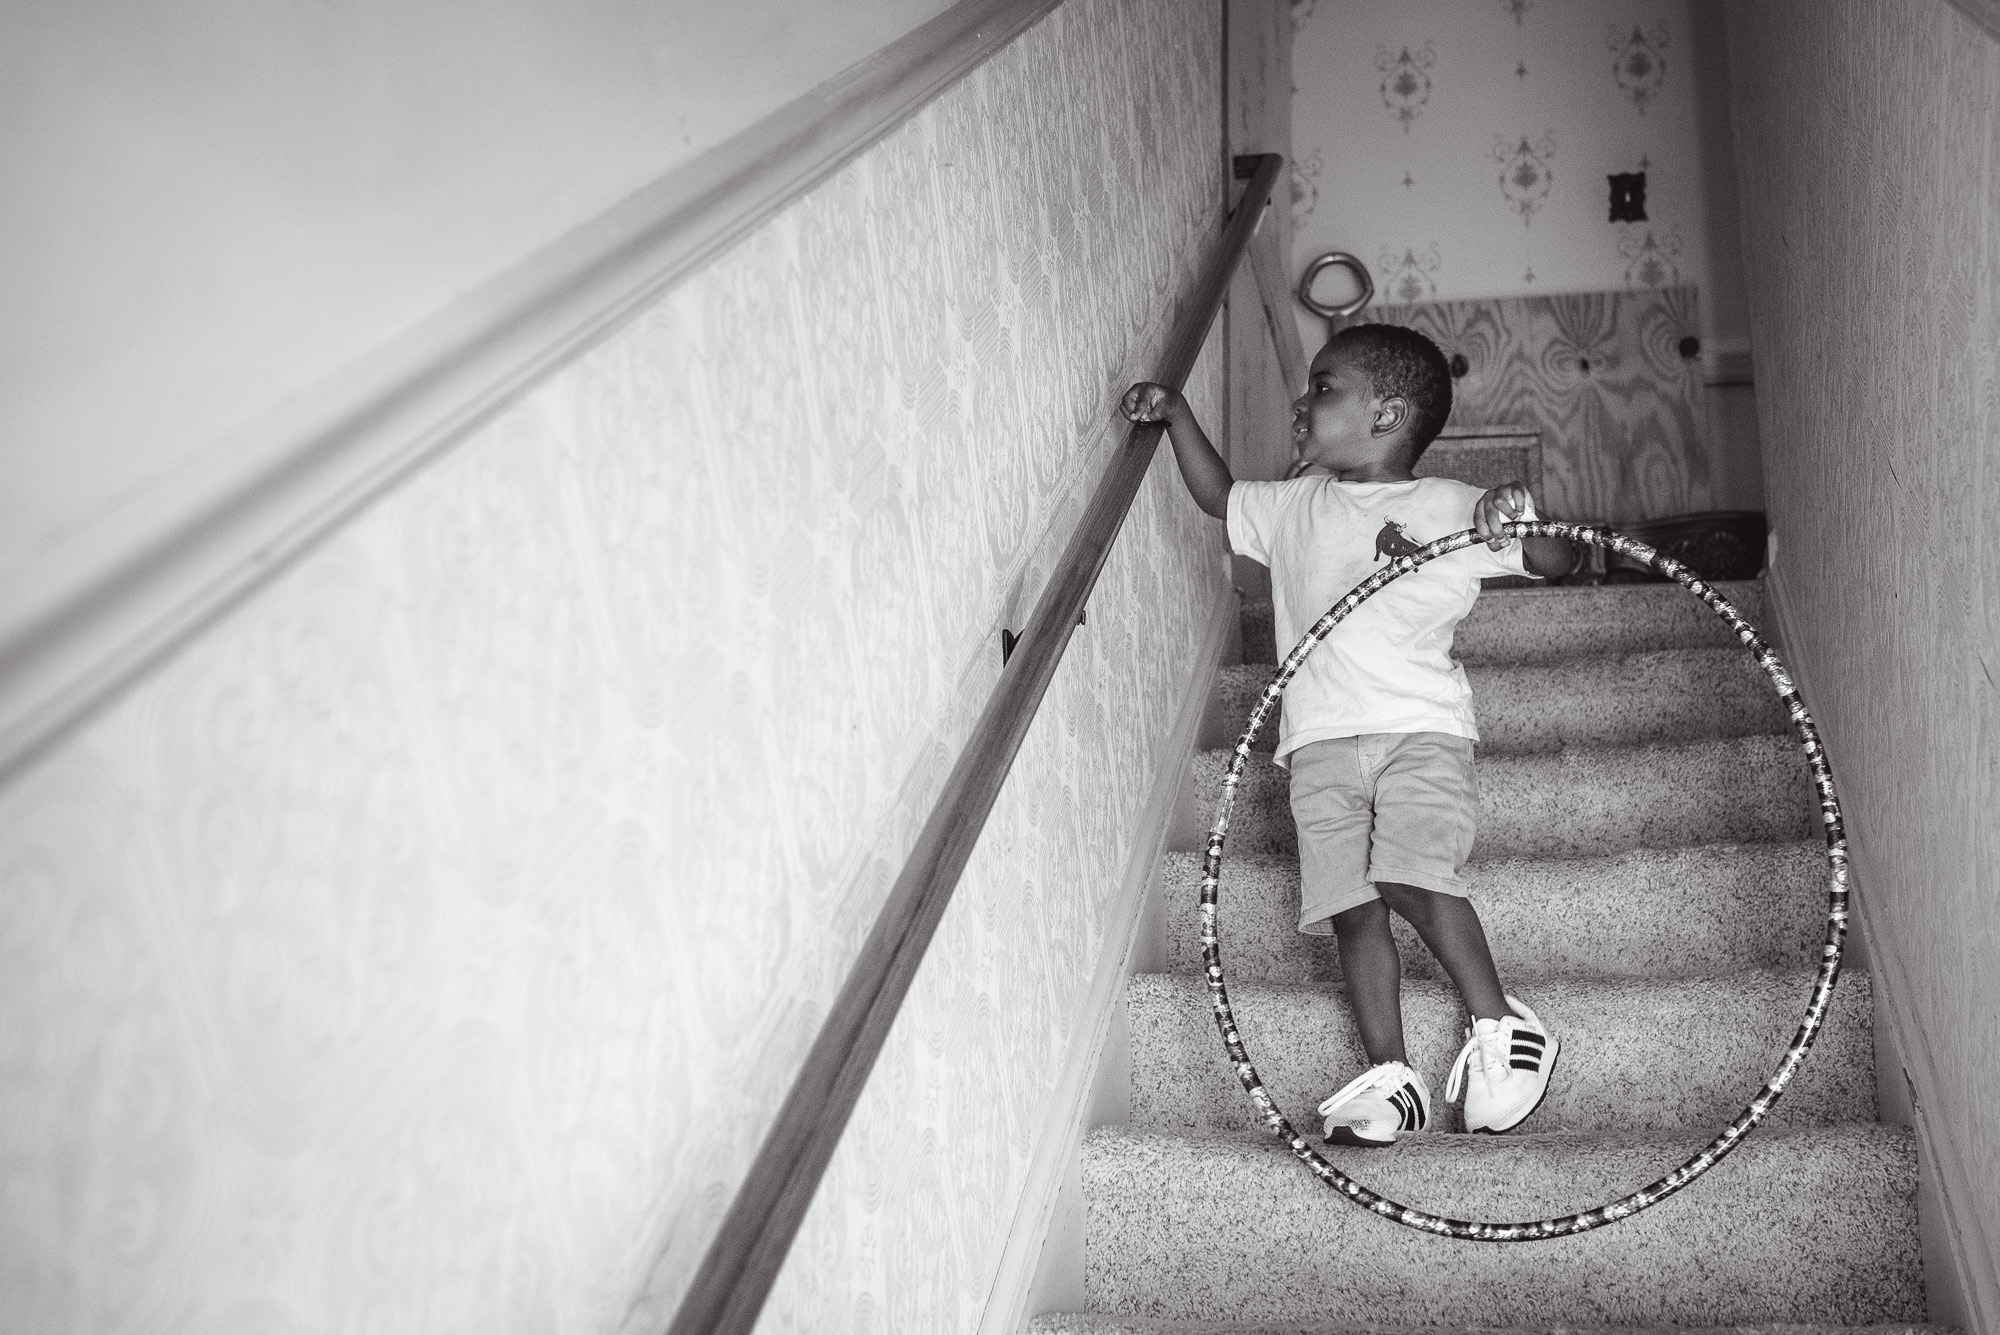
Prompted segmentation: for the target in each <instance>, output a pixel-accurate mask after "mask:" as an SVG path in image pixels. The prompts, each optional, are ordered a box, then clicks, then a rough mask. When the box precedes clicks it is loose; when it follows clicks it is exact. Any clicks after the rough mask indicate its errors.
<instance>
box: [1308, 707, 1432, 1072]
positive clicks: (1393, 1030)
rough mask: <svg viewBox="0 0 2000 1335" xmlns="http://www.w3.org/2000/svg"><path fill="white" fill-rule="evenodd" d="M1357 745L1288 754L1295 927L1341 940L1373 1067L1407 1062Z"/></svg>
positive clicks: (1397, 968)
mask: <svg viewBox="0 0 2000 1335" xmlns="http://www.w3.org/2000/svg"><path fill="white" fill-rule="evenodd" d="M1362 740H1363V739H1361V738H1358V737H1340V738H1336V739H1333V740H1331V741H1322V742H1310V743H1308V744H1307V745H1305V746H1302V747H1300V748H1299V749H1298V750H1296V751H1294V752H1292V756H1291V762H1292V783H1291V800H1292V818H1293V820H1294V822H1296V824H1297V825H1298V830H1299V930H1300V931H1302V932H1310V933H1314V934H1318V935H1324V934H1326V933H1327V931H1328V930H1329V924H1331V928H1330V930H1331V931H1332V933H1333V935H1334V936H1335V937H1336V938H1338V940H1339V942H1340V972H1341V975H1342V977H1343V978H1344V979H1345V981H1346V983H1347V998H1348V1002H1349V1004H1350V1005H1351V1006H1352V1007H1353V1009H1354V1018H1355V1022H1356V1023H1357V1025H1358V1026H1359V1027H1360V1030H1361V1046H1362V1047H1363V1048H1365V1049H1366V1050H1367V1053H1368V1061H1369V1064H1370V1065H1379V1064H1380V1063H1382V1062H1385V1061H1407V1060H1408V1058H1407V1057H1406V1056H1405V1055H1404V1049H1403V1000H1402V981H1403V962H1402V960H1401V959H1400V958H1398V957H1397V954H1396V942H1395V938H1393V937H1391V936H1390V935H1389V910H1388V908H1387V907H1385V906H1384V905H1383V903H1382V900H1381V897H1380V896H1379V895H1378V894H1376V892H1375V887H1374V886H1372V885H1370V884H1369V882H1368V859H1369V848H1370V844H1371V831H1372V829H1373V826H1374V823H1375V813H1374V810H1373V798H1374V775H1373V774H1372V773H1369V772H1367V770H1366V768H1365V766H1364V765H1363V762H1362Z"/></svg>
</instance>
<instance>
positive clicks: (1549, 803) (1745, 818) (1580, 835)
mask: <svg viewBox="0 0 2000 1335" xmlns="http://www.w3.org/2000/svg"><path fill="white" fill-rule="evenodd" d="M1229 756H1230V753H1229V752H1228V751H1225V750H1215V751H1205V752H1202V753H1200V754H1199V755H1197V756H1196V757H1195V765H1194V781H1195V796H1196V800H1197V801H1198V803H1199V804H1200V816H1201V822H1202V826H1203V828H1204V829H1205V828H1207V825H1208V823H1209V820H1210V816H1211V813H1212V812H1213V810H1214V805H1215V801H1216V799H1217V798H1218V797H1219V796H1220V794H1221V791H1222V776H1223V775H1224V774H1225V773H1226V772H1227V771H1228V767H1229ZM1478 774H1479V789H1480V792H1479V840H1478V842H1477V843H1476V844H1475V845H1474V846H1473V856H1474V857H1475V858H1499V857H1532V856H1541V857H1583V856H1590V855H1593V854H1600V853H1615V852H1621V851H1623V850H1626V849H1631V848H1671V847H1674V846H1677V845H1684V844H1696V843H1773V842H1779V841H1786V840H1796V839H1803V838H1805V837H1807V836H1808V835H1809V834H1811V833H1812V832H1813V831H1814V827H1815V824H1816V821H1817V817H1818V806H1817V803H1816V802H1815V800H1814V798H1813V794H1812V789H1811V785H1810V783H1809V781H1808V774H1807V769H1806V763H1805V758H1804V756H1802V755H1801V754H1800V752H1799V748H1798V745H1797V744H1796V743H1795V742H1794V741H1793V740H1792V739H1791V738H1789V737H1779V736H1762V737H1736V738H1726V739H1723V740H1719V741H1704V742H1691V743H1687V744H1685V745H1679V746H1630V747H1605V748H1601V749H1581V748H1579V749H1572V750H1568V751H1561V752H1557V753H1555V754H1552V755H1528V756H1481V757H1480V758H1479V760H1478ZM1287 782H1288V780H1287V776H1286V774H1285V772H1284V771H1283V770H1281V769H1279V768H1278V767H1277V766H1276V765H1275V764H1273V763H1272V761H1271V760H1270V758H1269V757H1267V756H1261V755H1252V756H1251V757H1250V760H1249V765H1248V767H1247V768H1246V769H1245V771H1244V774H1243V778H1242V782H1241V785H1240V787H1239V788H1238V791H1237V796H1236V803H1235V806H1234V809H1233V811H1232V813H1231V817H1230V829H1229V840H1228V844H1227V846H1226V847H1227V851H1228V852H1233V853H1236V854H1244V853H1289V852H1295V851H1296V850H1297V846H1298V841H1297V835H1296V832H1295V831H1294V829H1293V827H1292V816H1291V808H1290V806H1289V804H1288V801H1287V794H1286V784H1287Z"/></svg>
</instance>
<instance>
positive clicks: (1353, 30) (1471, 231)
mask: <svg viewBox="0 0 2000 1335" xmlns="http://www.w3.org/2000/svg"><path fill="white" fill-rule="evenodd" d="M1716 8H1717V7H1716V5H1715V4H1714V3H1713V0H1318V3H1317V4H1309V5H1307V6H1306V7H1305V9H1306V16H1305V18H1304V20H1303V23H1302V25H1301V27H1300V31H1299V34H1298V38H1297V44H1296V47H1295V50H1294V55H1293V71H1294V72H1293V83H1294V86H1295V88H1296V92H1295V94H1294V106H1293V137H1294V141H1295V143H1296V145H1297V150H1298V159H1299V170H1298V174H1297V177H1296V178H1295V204H1294V219H1295V236H1296V239H1295V242H1294V252H1293V253H1294V255H1295V257H1296V263H1295V264H1294V267H1293V276H1294V278H1296V276H1297V275H1298V273H1299V272H1301V271H1302V270H1303V267H1304V265H1305V264H1306V262H1308V261H1309V260H1310V259H1311V258H1312V257H1314V256H1316V255H1319V254H1321V253H1323V252H1325V251H1328V250H1346V251H1350V252H1352V253H1354V254H1356V255H1358V256H1360V258H1361V259H1362V260H1363V261H1364V262H1366V263H1367V264H1368V266H1369V268H1370V269H1371V270H1372V271H1373V273H1374V275H1375V281H1376V285H1377V289H1378V291H1379V292H1380V294H1381V296H1380V300H1382V301H1383V302H1408V301H1426V300H1440V301H1453V300H1459V299H1464V298H1485V297H1516V296H1532V295H1536V294H1546V293H1551V292H1590V291H1600V290H1605V289H1623V288H1627V287H1662V286H1669V285H1672V284H1674V283H1693V284H1696V285H1697V286H1699V287H1700V288H1701V290H1702V305H1703V313H1704V338H1705V339H1710V338H1715V339H1723V340H1736V341H1741V340H1744V339H1746V338H1747V337H1748V332H1749V331H1748V324H1747V317H1746V316H1745V314H1744V308H1743V304H1742V298H1741V293H1740V287H1741V282H1742V278H1741V264H1740V262H1739V261H1738V260H1737V258H1736V256H1737V253H1738V249H1739V243H1738V240H1737V222H1736V214H1735V193H1734V189H1733V184H1732V182H1731V172H1732V166H1733V164H1732V159H1731V157H1730V148H1729V142H1728V116H1727V84H1726V79H1727V70H1726V68H1725V67H1724V62H1723V60H1722V57H1721V54H1720V49H1719V42H1720V32H1719V19H1718V18H1717V15H1716ZM1635 28H1637V29H1638V30H1640V33H1641V35H1642V38H1643V44H1644V46H1645V48H1646V51H1645V55H1644V58H1645V60H1646V61H1647V62H1649V63H1648V65H1647V67H1646V69H1647V72H1646V74H1645V75H1644V77H1635V76H1634V75H1633V73H1632V72H1631V68H1630V66H1629V64H1628V65H1627V66H1626V67H1625V69H1624V73H1623V80H1624V82H1623V83H1622V84H1621V81H1620V80H1621V73H1620V69H1619V68H1618V66H1619V59H1620V55H1621V51H1622V48H1623V46H1624V44H1626V43H1629V42H1630V40H1631V37H1632V33H1633V30H1634V29H1635ZM1406 53H1407V55H1408V60H1407V62H1405V60H1404V57H1405V54H1406ZM1404 68H1407V69H1408V71H1409V73H1410V78H1411V87H1410V89H1409V90H1408V91H1404V90H1402V89H1400V88H1399V87H1398V86H1397V85H1396V83H1395V80H1396V78H1397V77H1398V76H1399V74H1401V73H1402V71H1403V69H1404ZM1523 140H1526V141H1527V142H1528V145H1529V148H1530V150H1531V152H1532V155H1533V157H1534V161H1533V162H1532V163H1531V164H1529V174H1528V177H1527V178H1525V181H1526V183H1525V184H1515V185H1513V186H1511V187H1509V186H1506V185H1503V181H1502V177H1503V175H1504V174H1506V173H1508V172H1509V171H1510V170H1513V169H1515V168H1517V167H1518V166H1519V164H1518V163H1511V162H1506V161H1503V160H1502V159H1503V158H1507V157H1508V156H1509V155H1511V154H1513V153H1515V152H1517V151H1518V150H1519V147H1520V144H1521V141H1523ZM1642 160H1643V170H1644V171H1645V173H1646V182H1647V210H1646V211H1647V221H1645V222H1639V223H1612V222H1609V221H1608V213H1609V186H1608V183H1607V181H1606V177H1607V175H1608V174H1609V173H1612V172H1633V171H1638V170H1641V169H1642ZM1510 189H1511V194H1510ZM1648 237H1650V238H1651V249H1650V251H1649V250H1648ZM1649 255H1652V256H1656V257H1657V260H1658V263H1657V264H1649V263H1647V262H1646V260H1647V257H1648V256H1649ZM1326 284H1327V285H1326V290H1325V296H1326V297H1328V298H1336V299H1337V298H1338V297H1339V296H1341V295H1342V292H1341V289H1340V284H1339V281H1338V279H1337V276H1336V275H1331V274H1330V275H1328V277H1327V280H1326ZM1311 332H1314V333H1316V332H1317V323H1316V322H1315V324H1314V326H1313V329H1312V331H1311Z"/></svg>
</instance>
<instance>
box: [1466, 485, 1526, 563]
mask: <svg viewBox="0 0 2000 1335" xmlns="http://www.w3.org/2000/svg"><path fill="white" fill-rule="evenodd" d="M1531 503H1532V502H1531V500H1530V498H1529V496H1528V489H1527V488H1526V487H1524V486H1522V485H1521V484H1520V483H1518V482H1503V483H1501V484H1500V485H1499V486H1497V487H1495V488H1493V490H1491V491H1489V492H1487V493H1486V494H1485V495H1484V496H1481V497H1480V498H1479V504H1478V505H1476V506H1474V507H1473V508H1472V527H1473V529H1474V530H1475V531H1477V532H1478V534H1479V536H1480V537H1482V538H1484V539H1486V545H1487V546H1488V547H1490V548H1492V549H1493V550H1494V551H1496V552H1497V551H1499V550H1500V549H1501V548H1502V547H1505V546H1506V545H1507V544H1508V543H1510V542H1512V541H1513V539H1512V538H1510V537H1508V536H1507V535H1506V534H1505V533H1502V532H1501V531H1500V526H1501V525H1502V524H1504V523H1506V522H1507V521H1508V520H1510V519H1519V518H1520V517H1521V516H1522V515H1524V514H1526V513H1527V512H1528V506H1529V505H1530V504H1531Z"/></svg>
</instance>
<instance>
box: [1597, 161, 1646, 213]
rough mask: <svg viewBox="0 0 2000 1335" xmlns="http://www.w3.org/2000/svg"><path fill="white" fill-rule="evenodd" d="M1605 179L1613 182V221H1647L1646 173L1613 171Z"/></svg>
mask: <svg viewBox="0 0 2000 1335" xmlns="http://www.w3.org/2000/svg"><path fill="white" fill-rule="evenodd" d="M1605 179H1606V180H1607V181H1609V182H1611V221H1612V222H1615V223H1617V222H1644V221H1646V173H1644V172H1613V173H1611V175H1609V176H1607V177H1606V178H1605Z"/></svg>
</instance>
